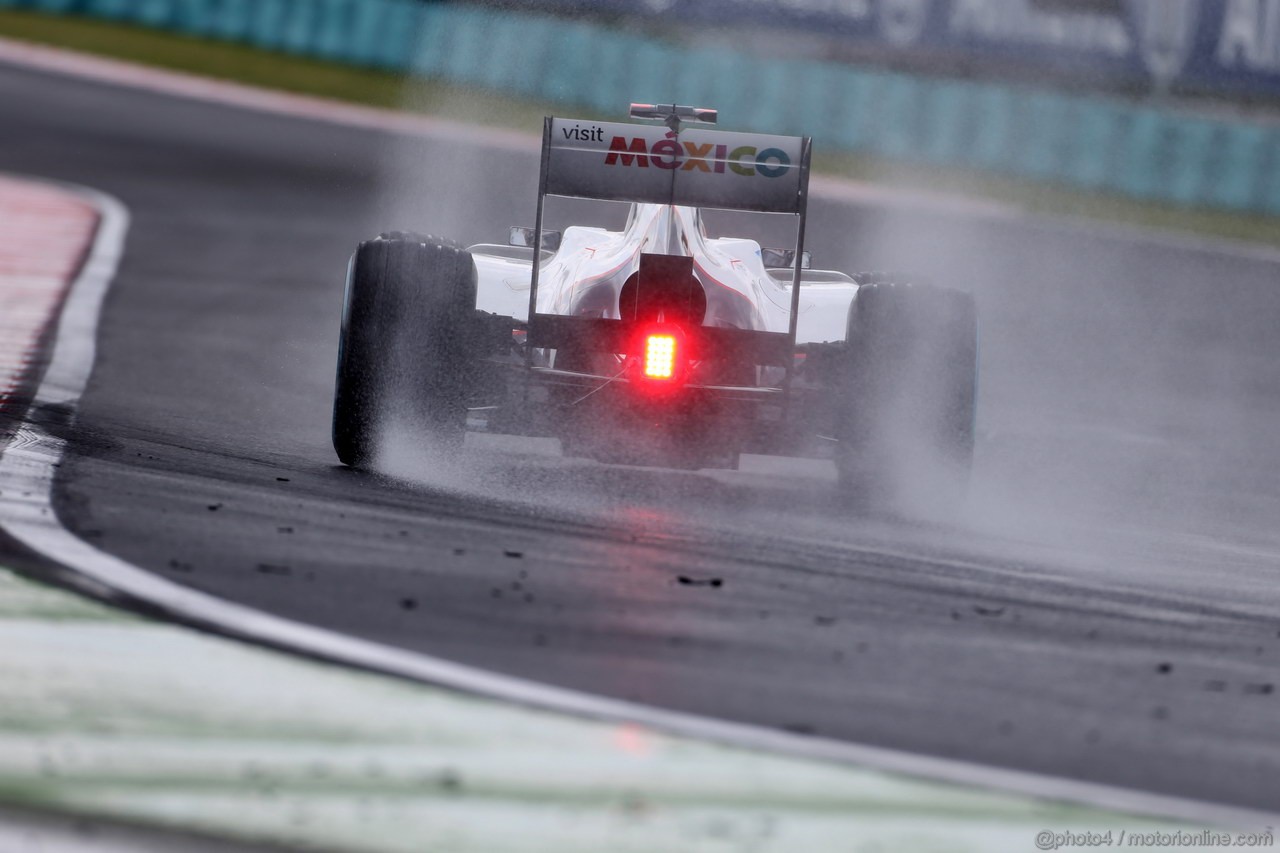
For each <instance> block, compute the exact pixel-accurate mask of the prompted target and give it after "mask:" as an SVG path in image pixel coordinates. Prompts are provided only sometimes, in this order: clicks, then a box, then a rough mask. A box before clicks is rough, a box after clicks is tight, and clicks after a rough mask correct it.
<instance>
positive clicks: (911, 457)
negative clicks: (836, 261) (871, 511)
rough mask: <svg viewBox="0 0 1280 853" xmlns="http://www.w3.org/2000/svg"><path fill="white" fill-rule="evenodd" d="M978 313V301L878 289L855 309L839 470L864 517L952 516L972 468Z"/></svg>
mask: <svg viewBox="0 0 1280 853" xmlns="http://www.w3.org/2000/svg"><path fill="white" fill-rule="evenodd" d="M977 355H978V325H977V309H976V307H975V305H974V301H973V297H972V296H971V295H970V294H967V293H963V292H961V291H958V290H951V289H946V288H939V287H933V286H929V285H912V284H894V283H892V282H880V283H876V284H867V285H864V286H862V287H860V288H859V289H858V292H857V295H856V296H855V297H854V300H853V302H852V303H851V304H850V306H849V317H848V326H847V334H846V345H845V359H846V360H845V363H844V366H843V371H842V384H843V388H842V389H841V391H842V392H843V393H842V394H841V395H840V399H839V402H838V403H837V405H836V430H835V432H836V438H837V440H838V441H839V444H838V446H837V452H836V466H837V470H838V473H839V478H840V486H841V490H842V491H843V493H844V494H845V495H846V496H848V497H849V498H851V499H852V500H853V501H854V502H855V503H856V504H857V505H859V506H860V507H862V508H878V509H886V510H889V511H892V512H898V513H902V512H909V513H913V514H924V515H939V514H942V515H949V514H951V513H952V512H954V511H955V510H956V509H957V508H958V507H959V505H960V503H962V501H963V499H964V495H965V492H966V491H967V488H968V480H969V471H970V469H971V467H972V464H973V445H974V417H975V414H976V403H977Z"/></svg>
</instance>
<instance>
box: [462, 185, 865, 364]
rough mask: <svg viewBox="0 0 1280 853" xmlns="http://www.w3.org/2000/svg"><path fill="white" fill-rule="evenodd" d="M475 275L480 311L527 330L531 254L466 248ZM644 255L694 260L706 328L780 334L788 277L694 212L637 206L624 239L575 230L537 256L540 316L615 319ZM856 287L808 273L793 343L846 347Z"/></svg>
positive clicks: (840, 276) (751, 244)
mask: <svg viewBox="0 0 1280 853" xmlns="http://www.w3.org/2000/svg"><path fill="white" fill-rule="evenodd" d="M470 251H471V253H472V256H473V257H474V259H475V264H476V270H477V274H478V287H477V294H478V295H477V305H476V307H477V308H479V309H480V310H481V311H487V312H489V313H492V314H498V315H502V316H508V317H513V318H515V319H516V320H518V321H525V320H527V318H528V312H529V287H530V277H531V274H532V268H533V250H532V249H518V248H512V247H508V246H499V245H493V244H479V245H475V246H472V247H470ZM641 253H658V254H668V255H683V256H688V257H691V258H692V259H693V266H694V275H695V276H696V277H697V279H698V280H699V282H700V283H701V284H702V286H703V289H704V290H705V291H706V293H707V303H708V310H707V316H706V319H705V320H704V325H706V326H721V327H727V328H742V329H753V330H758V331H768V332H780V333H784V334H785V333H786V332H787V331H788V325H789V322H790V319H789V315H790V304H791V288H792V274H793V273H792V270H791V269H778V270H768V269H766V268H765V266H764V264H763V261H762V257H761V250H760V244H759V243H758V242H756V241H755V240H749V239H744V238H736V237H719V238H713V237H708V236H707V234H706V231H705V229H704V227H703V225H702V217H701V214H700V212H699V211H698V209H697V208H693V207H683V206H678V205H664V204H633V205H632V206H631V213H630V215H629V216H628V219H627V224H626V226H625V227H624V228H623V230H622V231H608V230H606V229H603V228H592V227H585V226H571V227H569V228H566V229H565V231H564V234H563V236H562V238H561V242H560V247H559V249H558V250H557V251H556V252H555V253H553V254H549V255H548V254H547V253H545V252H544V253H543V255H544V257H543V259H542V262H541V263H542V267H541V269H540V271H539V284H538V306H537V310H538V312H539V313H544V314H559V315H572V316H586V317H604V318H615V319H616V318H617V317H618V316H619V313H618V293H619V292H620V291H621V289H622V285H623V283H624V282H625V281H626V280H627V278H628V277H629V276H630V275H631V274H632V273H634V272H635V271H636V269H637V268H638V266H639V263H640V255H641ZM857 290H858V284H857V283H856V282H855V281H854V280H853V279H852V278H850V277H849V276H847V275H845V274H844V273H841V272H836V271H833V270H804V271H803V273H802V282H801V289H800V310H799V316H798V321H797V330H796V343H797V344H805V343H821V342H830V341H843V340H844V339H845V322H846V316H847V313H848V308H849V303H850V301H851V300H852V299H853V297H854V294H855V293H856V292H857Z"/></svg>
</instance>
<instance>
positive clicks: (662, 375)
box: [644, 333, 679, 380]
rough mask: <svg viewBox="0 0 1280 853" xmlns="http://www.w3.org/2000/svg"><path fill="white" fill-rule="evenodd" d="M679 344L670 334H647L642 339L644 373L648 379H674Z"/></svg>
mask: <svg viewBox="0 0 1280 853" xmlns="http://www.w3.org/2000/svg"><path fill="white" fill-rule="evenodd" d="M678 350H679V344H678V343H677V341H676V336H675V335H671V334H665V333H663V334H649V335H646V336H645V339H644V375H645V377H646V378H648V379H664V380H669V379H674V378H675V375H676V356H677V354H678Z"/></svg>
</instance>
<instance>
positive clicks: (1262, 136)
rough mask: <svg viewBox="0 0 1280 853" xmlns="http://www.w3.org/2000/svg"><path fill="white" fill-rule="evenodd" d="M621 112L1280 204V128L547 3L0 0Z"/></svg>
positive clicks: (1097, 183) (1038, 175)
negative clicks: (819, 58)
mask: <svg viewBox="0 0 1280 853" xmlns="http://www.w3.org/2000/svg"><path fill="white" fill-rule="evenodd" d="M0 7H22V8H30V9H38V10H42V11H45V12H51V13H60V14H68V13H73V14H74V13H78V14H85V15H91V16H95V17H100V18H106V19H113V20H120V21H129V22H133V23H137V24H142V25H145V26H151V27H157V28H166V29H170V30H173V31H176V32H180V33H185V34H189V35H194V36H201V37H207V38H217V39H226V40H233V41H241V42H245V43H248V44H252V45H256V46H259V47H262V48H266V49H270V50H279V51H285V52H290V53H296V54H300V55H305V56H311V57H316V58H321V59H327V60H332V61H336V62H345V63H351V64H356V65H362V66H369V67H376V68H383V69H388V70H395V71H403V72H408V73H412V74H416V75H419V76H423V77H428V78H434V79H441V80H445V81H449V82H452V83H457V84H463V85H468V86H478V87H484V88H488V89H494V90H497V91H502V92H507V93H510V94H514V95H521V96H527V97H530V98H535V99H538V100H547V101H556V102H563V103H566V104H572V105H576V106H580V107H584V108H589V109H592V110H595V111H598V112H601V113H615V112H617V110H618V109H619V105H622V104H626V103H629V102H630V101H633V100H642V101H646V100H647V101H661V100H676V101H680V102H683V103H697V104H708V105H713V106H715V107H717V108H719V109H720V111H721V115H722V116H723V117H724V118H725V120H726V123H727V124H730V125H732V126H734V127H741V128H743V129H750V130H755V131H760V132H766V133H785V134H800V133H805V134H809V135H812V136H813V137H814V138H815V144H816V146H817V148H818V150H820V151H821V150H828V151H829V150H844V151H850V152H861V153H870V154H875V155H878V156H883V157H888V158H893V159H897V160H902V161H908V162H920V163H929V164H936V165H942V166H958V167H964V168H974V169H980V170H984V171H987V172H991V173H995V174H1001V175H1010V176H1015V177H1021V178H1028V179H1034V180H1040V181H1047V182H1053V183H1058V184H1062V185H1065V186H1069V187H1076V188H1082V189H1089V190H1100V191H1104V192H1112V193H1117V194H1121V195H1125V196H1129V197H1132V198H1136V199H1143V200H1150V201H1156V202H1165V203H1171V204H1178V205H1188V206H1190V205H1196V206H1209V207H1217V208H1223V209H1228V210H1234V211H1250V212H1265V213H1270V214H1280V127H1277V126H1276V125H1274V124H1270V123H1263V122H1254V121H1249V120H1246V119H1243V118H1240V119H1235V118H1214V117H1207V116H1204V115H1197V114H1189V113H1184V112H1180V111H1177V110H1175V109H1171V108H1163V107H1161V106H1159V105H1155V104H1147V103H1137V102H1130V101H1125V100H1121V99H1116V98H1107V97H1102V96H1096V95H1077V94H1064V93H1061V92H1056V91H1053V90H1049V89H1043V88H1032V87H1022V86H1015V85H1006V84H997V83H983V82H974V81H962V80H948V79H931V78H928V77H924V76H920V75H911V74H904V73H895V72H888V71H879V70H871V69H867V68H859V67H851V66H845V65H840V64H836V63H824V62H808V61H801V60H787V59H762V58H759V57H754V56H749V55H746V54H744V53H739V52H735V51H732V50H725V49H711V48H700V47H685V46H677V45H674V44H671V43H667V42H664V41H661V40H658V39H656V38H649V37H642V36H637V35H634V34H630V33H627V32H623V31H620V30H616V29H612V28H610V27H607V26H603V25H599V24H592V23H585V22H575V21H572V20H566V19H562V18H555V17H550V16H546V15H541V14H528V13H521V12H512V11H494V10H489V9H481V8H477V7H472V6H466V5H454V4H440V3H427V4H424V3H420V2H416V0H0Z"/></svg>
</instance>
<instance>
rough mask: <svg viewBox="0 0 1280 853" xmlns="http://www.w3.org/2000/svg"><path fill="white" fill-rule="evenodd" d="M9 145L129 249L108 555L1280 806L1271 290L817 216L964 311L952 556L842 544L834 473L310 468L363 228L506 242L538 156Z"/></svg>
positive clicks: (325, 447) (111, 364)
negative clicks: (975, 448) (966, 344)
mask: <svg viewBox="0 0 1280 853" xmlns="http://www.w3.org/2000/svg"><path fill="white" fill-rule="evenodd" d="M0 115H3V119H4V120H3V124H2V125H0V170H4V171H8V172H18V173H29V174H34V175H41V176H46V177H52V178H58V179H63V180H69V181H74V182H77V183H81V184H84V185H87V186H91V187H94V188H97V189H101V190H104V191H106V192H109V193H112V194H114V195H116V196H117V197H119V198H120V199H121V200H122V201H123V202H124V203H125V204H126V205H127V206H128V207H129V208H130V210H131V212H132V215H133V217H134V219H133V227H132V231H131V233H130V238H129V243H128V248H127V253H126V257H125V261H124V264H123V267H122V269H121V271H120V275H119V277H118V279H117V280H116V283H115V285H114V288H113V291H112V293H111V295H110V296H109V299H108V304H107V308H106V313H105V316H104V318H103V322H102V327H101V340H100V350H99V359H98V364H97V368H96V372H95V374H94V377H93V380H92V382H91V385H90V388H89V392H88V394H87V395H86V397H85V399H84V401H83V412H82V415H81V417H80V419H79V421H78V423H77V424H76V426H75V427H74V429H73V430H72V431H71V434H70V437H71V441H72V446H71V450H70V456H69V458H68V460H67V462H66V464H64V466H63V468H62V472H61V480H60V485H59V493H58V496H57V497H58V502H59V506H60V511H61V513H62V515H63V518H64V520H65V522H66V523H67V525H68V526H69V527H70V528H71V529H72V530H73V531H75V532H76V533H78V534H79V535H80V536H82V537H84V538H86V539H89V540H90V541H92V542H93V543H95V544H96V545H98V546H99V547H101V548H103V549H105V550H107V551H109V552H111V553H113V554H117V555H119V556H121V557H123V558H125V559H127V560H129V561H132V562H134V563H136V564H138V565H141V566H143V567H146V568H149V569H153V570H155V571H156V572H158V573H161V574H163V575H165V576H167V577H170V578H173V579H175V580H178V581H180V582H182V583H186V584H190V585H191V586H193V587H196V588H199V589H201V590H206V591H210V592H213V593H216V594H218V595H221V596H224V597H226V598H230V599H233V600H236V601H241V602H246V603H249V604H253V605H255V606H258V607H261V608H265V609H269V610H272V611H274V612H278V613H280V614H283V615H286V616H289V617H292V618H296V619H299V620H303V621H308V622H314V623H317V624H322V625H325V626H328V627H332V628H336V629H339V630H343V631H347V632H350V633H352V634H355V635H359V636H362V637H368V638H372V639H376V640H380V641H384V642H387V643H392V644H397V645H402V646H405V647H408V648H412V649H417V650H421V651H425V652H429V653H431V654H434V655H438V656H442V657H445V658H450V659H454V660H458V661H463V662H466V663H470V664H474V665H477V666H481V667H485V668H489V669H493V670H497V671H501V672H505V673H512V674H516V675H520V676H524V677H528V678H533V679H538V680H542V681H546V682H550V683H554V684H558V685H565V686H569V687H574V688H578V689H582V690H588V691H593V692H597V693H601V694H605V695H609V696H616V697H621V698H625V699H631V700H636V701H640V702H645V703H650V704H654V705H659V706H663V707H668V708H674V709H679V710H684V711H691V712H697V713H701V714H706V715H711V716H715V717H721V718H725V719H731V720H737V721H746V722H751V723H757V724H759V725H762V726H767V727H779V728H787V729H790V730H794V731H800V732H815V733H819V734H821V735H824V736H827V737H833V738H844V739H848V740H852V741H856V742H862V743H869V744H876V745H880V746H887V747H894V748H899V749H904V750H909V751H914V752H920V753H927V754H933V755H941V756H948V757H955V758H961V759H966V760H970V761H976V762H981V763H987V764H994V765H999V766H1007V767H1014V768H1019V769H1025V770H1031V771H1038V772H1043V773H1048V774H1053V775H1060V776H1067V777H1072V778H1077V779H1084V780H1089V781H1095V782H1102V783H1108V784H1114V785H1122V786H1130V787H1134V788H1140V789H1143V790H1149V791H1155V792H1161V793H1167V794H1174V795H1179V796H1184V797H1193V798H1200V799H1205V800H1209V801H1216V802H1223V803H1231V804H1236V805H1242V806H1252V807H1257V808H1263V809H1272V810H1276V809H1280V727H1277V726H1276V721H1277V720H1278V719H1280V695H1278V694H1277V691H1276V685H1278V684H1280V535H1277V531H1276V529H1275V528H1276V526H1277V525H1276V519H1278V518H1280V486H1278V485H1277V479H1280V478H1277V476H1276V474H1277V469H1278V467H1280V466H1278V465H1277V460H1280V439H1278V438H1277V437H1276V436H1275V435H1274V433H1275V429H1274V424H1275V423H1276V422H1277V420H1276V414H1277V409H1278V408H1280V382H1278V377H1280V348H1278V346H1277V344H1276V343H1275V341H1274V340H1273V337H1274V329H1275V328H1277V323H1278V322H1280V291H1277V290H1276V288H1277V286H1278V285H1280V264H1278V263H1277V261H1276V260H1275V259H1273V258H1269V257H1265V256H1229V255H1223V254H1219V253H1215V252H1206V251H1201V250H1196V249H1192V248H1185V247H1180V246H1177V245H1174V244H1153V243H1150V242H1142V241H1139V242H1134V241H1132V240H1129V239H1123V238H1113V237H1108V236H1105V235H1102V234H1099V233H1098V232H1097V231H1096V230H1084V229H1076V228H1072V227H1062V226H1057V225H1045V224H1042V223H1036V222H1031V221H1016V220H1014V221H1001V222H989V221H984V220H977V219H964V218H958V217H956V216H955V215H954V214H952V215H946V216H943V215H932V214H927V213H923V212H919V211H915V212H913V211H910V210H897V211H894V212H889V211H885V210H877V209H874V208H862V207H850V206H839V205H835V204H833V203H825V202H815V203H814V205H813V222H812V224H811V239H810V244H811V247H812V248H813V249H814V252H815V255H816V257H817V260H818V262H819V265H823V264H830V265H832V266H836V267H844V268H848V269H863V268H888V267H911V268H916V269H924V270H926V271H928V272H931V273H933V274H934V275H935V276H937V277H939V278H944V279H945V280H947V281H950V282H952V283H955V284H958V285H959V286H962V287H966V288H970V289H973V290H974V291H975V292H976V293H977V294H978V298H979V304H980V310H981V311H982V313H983V322H984V352H983V370H984V375H983V398H982V411H981V414H980V428H981V430H982V439H981V442H980V446H979V457H978V464H977V471H976V474H975V484H974V495H973V500H972V505H971V507H970V508H969V511H968V513H967V515H966V517H965V518H964V519H963V520H962V521H961V522H960V523H959V524H957V525H927V524H911V523H906V522H902V521H895V520H893V519H890V518H863V519H858V518H853V517H850V516H849V515H848V514H847V513H845V512H843V511H841V510H840V509H838V508H837V507H836V505H835V502H834V500H833V494H832V491H831V488H832V487H831V477H830V475H829V474H828V473H827V472H826V471H825V469H824V468H823V467H822V466H821V465H816V464H810V463H788V462H785V461H777V460H750V461H749V464H748V465H747V466H745V470H744V471H742V472H737V473H731V472H718V473H712V472H700V473H698V472H695V473H689V472H665V471H656V470H649V469H626V468H610V467H604V466H598V465H594V464H590V463H577V462H574V463H567V462H564V461H562V460H560V459H559V458H558V457H557V456H556V455H555V454H554V448H553V447H549V446H548V445H547V443H545V442H542V443H540V442H528V441H516V440H500V441H498V440H482V441H477V442H474V443H473V445H472V447H473V450H472V452H471V453H470V455H469V462H468V463H467V467H466V468H464V470H462V471H461V472H454V473H452V474H450V475H449V476H448V477H442V476H441V475H438V474H436V475H430V474H427V475H425V476H424V471H425V470H427V469H429V460H426V461H424V460H420V459H406V460H405V462H404V466H405V467H404V469H403V470H404V472H405V476H403V477H398V478H388V477H376V476H370V475H364V474H359V473H355V472H352V471H348V470H345V469H343V468H341V467H339V466H338V465H337V461H336V459H335V458H334V455H333V453H332V450H331V448H330V446H329V440H328V426H329V406H330V394H331V386H332V370H333V363H334V358H335V354H336V333H337V323H338V312H339V307H340V298H341V286H342V281H341V279H342V271H343V268H344V265H345V261H346V257H347V254H348V252H349V251H350V248H351V247H352V246H353V245H354V243H355V242H356V241H357V240H359V239H360V238H362V237H364V236H367V235H368V234H370V233H376V232H377V231H378V230H380V229H382V228H384V227H420V228H424V229H427V230H435V231H438V232H440V233H445V234H448V235H451V236H455V237H458V238H460V239H463V240H466V241H474V240H481V239H496V238H501V236H502V235H503V234H504V233H505V227H506V226H507V225H510V224H517V223H520V224H525V223H527V222H528V221H529V220H530V219H531V213H532V199H533V190H534V183H535V175H534V169H535V168H536V164H535V157H534V154H533V152H532V151H531V152H530V153H529V155H527V156H523V157H521V156H514V155H512V154H509V153H505V152H503V153H497V154H495V153H492V152H485V151H484V150H482V149H479V148H466V147H464V146H461V145H459V144H458V143H456V142H455V143H447V144H446V143H430V142H425V141H406V140H399V141H397V140H394V139H392V138H390V137H387V136H384V135H380V134H376V133H372V132H368V131H358V130H348V129H341V128H336V127H332V126H327V125H321V124H315V123H309V122H305V121H300V120H293V119H283V118H275V117H269V116H264V115H258V114H251V113H247V112H242V111H239V110H235V109H231V108H224V107H217V106H210V105H202V104H193V103H187V102H182V101H178V100H173V99H170V98H167V97H163V96H158V95H152V94H143V93H136V92H129V91H123V90H117V89H112V88H107V87H99V86H96V85H92V84H87V83H84V82H76V81H71V80H63V79H58V78H54V77H47V76H44V75H40V74H34V73H29V72H24V71H17V70H11V69H5V70H2V71H0ZM818 144H819V145H821V140H818ZM424 466H426V467H424ZM9 557H10V560H11V561H13V562H19V563H24V564H27V565H30V562H29V560H28V559H26V558H24V557H23V555H21V554H17V553H13V554H10V555H9ZM680 576H684V577H686V578H691V579H695V580H705V579H711V578H718V579H721V580H722V581H723V583H722V585H720V586H709V585H687V584H682V583H680V582H679V580H678V578H679V577H680Z"/></svg>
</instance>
